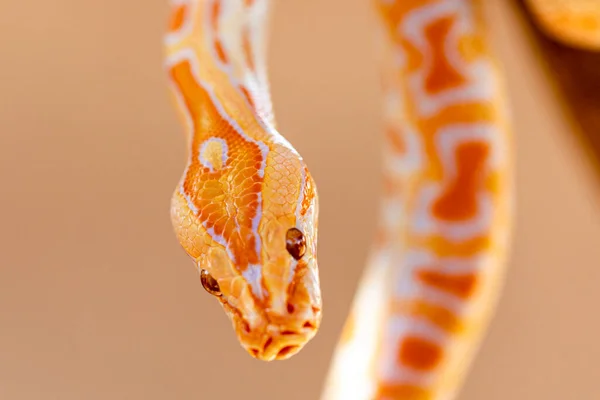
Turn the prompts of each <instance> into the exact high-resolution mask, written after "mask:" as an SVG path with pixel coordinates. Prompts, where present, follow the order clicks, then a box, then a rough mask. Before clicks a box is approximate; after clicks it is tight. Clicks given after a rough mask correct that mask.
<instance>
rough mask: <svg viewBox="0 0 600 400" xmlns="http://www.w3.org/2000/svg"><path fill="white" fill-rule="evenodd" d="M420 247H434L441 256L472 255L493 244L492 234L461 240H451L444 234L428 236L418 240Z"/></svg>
mask: <svg viewBox="0 0 600 400" xmlns="http://www.w3.org/2000/svg"><path fill="white" fill-rule="evenodd" d="M418 246H419V247H428V248H434V249H435V252H436V254H437V255H439V256H440V257H471V256H473V255H475V254H478V253H481V252H482V251H485V250H488V249H490V248H491V246H492V241H491V239H490V236H489V235H487V234H485V235H481V236H477V237H474V238H471V239H468V240H464V241H461V242H459V243H458V242H455V241H450V240H448V238H446V237H444V236H428V237H427V238H425V239H424V240H419V241H418Z"/></svg>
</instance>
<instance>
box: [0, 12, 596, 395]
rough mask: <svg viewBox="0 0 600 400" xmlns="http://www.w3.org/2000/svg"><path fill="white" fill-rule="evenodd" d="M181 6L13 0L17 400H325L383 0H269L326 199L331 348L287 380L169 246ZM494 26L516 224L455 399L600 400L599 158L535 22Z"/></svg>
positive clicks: (5, 35) (6, 335)
mask: <svg viewBox="0 0 600 400" xmlns="http://www.w3.org/2000/svg"><path fill="white" fill-rule="evenodd" d="M166 3H167V2H165V1H154V2H140V1H127V0H119V1H117V0H104V1H93V2H92V1H87V2H82V1H75V0H54V1H51V2H42V1H35V2H34V1H28V0H21V1H18V2H16V1H13V2H8V1H6V0H0V10H1V12H0V36H1V37H2V40H1V41H0V57H1V61H2V66H1V67H0V77H1V78H0V102H1V105H0V130H1V133H0V182H1V186H0V399H2V400H4V399H6V400H37V399H43V400H54V399H56V400H75V399H78V400H79V399H86V400H96V399H98V400H100V399H108V398H110V399H114V400H119V399H144V400H153V399H156V400H158V399H161V400H163V399H180V400H186V399H214V398H219V399H239V398H244V399H261V400H270V399H273V400H274V399H289V400H300V399H302V400H306V399H309V400H312V399H317V398H318V395H319V393H320V391H321V388H322V385H323V383H324V379H325V374H326V371H327V368H328V363H329V361H330V357H331V354H332V351H333V348H334V345H335V342H336V341H337V338H338V335H339V333H340V331H341V327H342V323H343V321H344V319H345V317H346V313H347V311H348V309H349V305H350V301H351V299H352V294H353V292H354V290H355V288H356V285H357V281H358V278H359V276H360V273H361V270H362V268H363V265H364V261H365V258H366V256H367V250H368V245H369V243H370V238H371V236H372V234H373V233H374V219H375V215H376V206H377V204H378V203H377V196H378V191H379V179H378V176H379V163H378V161H377V160H378V157H379V154H380V145H381V134H380V131H381V129H380V114H379V111H380V103H379V102H380V98H379V89H378V70H377V65H376V64H375V62H374V61H373V59H374V58H373V55H374V45H373V40H374V38H375V35H374V34H373V27H374V24H375V18H374V16H373V14H372V10H371V8H370V5H369V4H370V2H369V1H366V0H352V1H348V0H327V1H323V0H303V1H298V0H285V1H279V2H276V3H277V4H275V9H274V14H273V19H272V36H271V46H270V54H269V65H270V69H271V75H270V77H271V83H272V90H273V98H274V103H275V111H276V115H277V118H278V122H279V128H280V130H281V131H282V133H283V134H284V135H286V136H287V138H288V139H289V140H290V141H291V142H292V143H294V145H295V146H296V148H297V149H298V150H299V151H300V153H301V154H302V155H303V156H304V158H305V159H306V160H307V162H308V164H309V166H310V168H311V170H312V173H313V175H314V177H315V179H316V181H317V184H318V186H319V190H320V199H321V219H320V221H321V222H320V243H319V258H320V266H321V280H322V286H323V290H324V320H323V324H322V327H321V330H320V333H319V334H318V335H317V337H316V338H315V339H314V340H313V341H312V342H311V343H310V344H309V345H308V346H307V347H306V348H305V349H304V350H303V351H302V352H301V353H300V354H298V355H297V356H295V357H293V358H292V359H291V360H288V361H286V362H276V363H263V362H259V361H256V360H254V359H252V358H250V357H249V356H248V355H247V354H246V353H245V352H244V351H243V350H242V349H241V347H240V346H239V345H238V344H237V340H236V339H235V337H234V333H233V330H232V328H231V326H230V323H229V321H228V320H227V318H226V316H225V314H224V313H223V311H222V310H221V308H220V307H219V306H218V304H217V303H216V302H215V301H214V299H213V298H211V297H210V296H209V295H207V294H206V293H205V292H204V290H203V289H202V287H201V285H200V283H199V280H198V275H197V272H196V271H195V269H194V267H193V266H192V264H191V262H190V260H189V259H188V258H187V256H185V255H184V253H183V251H182V250H180V247H179V244H178V243H177V241H176V239H175V236H174V234H173V233H172V230H171V225H170V220H169V200H170V196H171V193H172V190H173V189H174V187H175V185H176V182H177V181H178V179H179V177H180V174H181V173H182V170H183V166H184V157H185V148H184V145H185V143H184V135H183V132H182V129H181V127H180V124H179V121H178V120H177V117H176V113H175V109H174V107H173V106H172V104H171V103H170V98H169V95H168V91H167V86H166V78H165V73H164V71H163V69H162V55H163V53H162V51H163V48H162V35H163V29H164V27H165V25H166V21H167V11H168V9H167V4H166ZM488 11H489V15H490V17H491V28H492V33H493V36H494V38H495V44H496V46H497V49H498V52H499V57H500V60H501V62H502V65H503V68H504V69H505V72H506V84H507V86H508V89H509V93H510V101H511V108H512V110H513V116H514V135H515V140H516V153H517V154H516V155H517V176H516V179H517V189H518V194H517V205H518V210H517V212H518V214H517V221H516V227H515V232H514V236H513V243H514V244H513V252H512V256H511V260H510V269H509V274H508V275H507V280H506V284H505V289H504V292H503V296H502V299H501V301H500V304H499V308H498V310H497V313H496V317H495V319H494V320H493V323H492V325H491V327H490V330H489V331H488V334H487V335H486V339H485V341H484V343H483V346H482V348H481V351H480V353H479V356H478V358H477V359H476V361H475V363H474V365H473V369H472V372H471V374H470V375H469V379H468V381H467V382H466V385H465V387H464V389H463V392H462V395H461V399H462V400H476V399H479V400H480V399H486V400H496V399H498V400H499V399H502V400H506V399H546V400H554V399H555V400H559V399H560V400H565V399H568V400H571V399H573V400H588V399H589V400H594V399H599V398H600V383H599V382H600V366H599V365H598V359H600V344H599V342H598V338H599V337H600V315H599V313H598V305H599V304H600V290H599V289H598V282H600V246H599V245H598V243H599V238H600V196H599V187H598V183H599V180H598V175H596V174H595V170H594V163H595V161H594V159H593V157H591V155H593V154H592V152H590V151H589V148H587V147H585V145H584V144H583V142H582V141H581V140H580V139H579V138H580V137H581V133H582V132H581V129H582V128H581V125H580V124H578V123H577V122H578V121H577V117H576V116H573V114H571V113H570V112H567V110H566V106H565V104H566V103H565V102H564V101H563V99H564V97H563V96H562V94H561V92H560V90H559V89H558V86H557V85H556V84H555V80H554V78H553V76H555V74H554V75H553V73H552V72H551V70H550V68H549V67H548V64H547V63H546V62H545V61H544V60H545V58H544V57H542V53H540V50H539V47H538V46H537V42H536V40H535V39H534V36H533V35H532V34H531V32H530V29H529V26H528V25H527V23H525V20H524V19H523V18H522V14H521V13H520V11H519V10H518V9H517V8H516V7H515V6H514V5H513V3H512V2H505V1H502V0H494V1H490V2H489V7H488ZM596 111H597V110H596ZM341 171H343V173H342V172H341Z"/></svg>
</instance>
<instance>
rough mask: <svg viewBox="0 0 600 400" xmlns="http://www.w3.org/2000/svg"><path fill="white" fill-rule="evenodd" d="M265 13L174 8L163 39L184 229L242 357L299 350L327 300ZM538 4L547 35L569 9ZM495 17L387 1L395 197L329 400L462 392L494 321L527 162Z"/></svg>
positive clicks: (176, 210) (308, 184)
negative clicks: (516, 135) (494, 39)
mask: <svg viewBox="0 0 600 400" xmlns="http://www.w3.org/2000/svg"><path fill="white" fill-rule="evenodd" d="M579 2H582V3H583V2H585V0H579ZM268 3H269V2H268V0H172V14H171V20H170V25H169V31H168V33H167V35H166V39H165V43H166V66H167V71H168V77H169V82H170V87H171V93H172V95H173V98H174V101H175V103H176V105H177V110H178V111H179V114H180V118H181V120H182V122H183V125H184V127H185V129H186V132H187V142H188V149H189V151H188V159H187V164H186V167H185V170H184V173H183V175H182V178H181V181H180V182H179V184H178V185H177V187H176V189H175V191H174V193H173V197H172V206H171V216H172V222H173V226H174V228H175V232H176V234H177V237H178V239H179V241H180V243H181V245H182V246H183V248H184V250H185V252H186V253H187V254H188V255H189V256H190V257H191V258H192V259H193V260H194V262H195V264H196V266H197V268H198V270H199V273H200V279H201V282H202V285H203V286H204V288H205V289H206V290H207V291H208V292H209V293H211V294H213V295H214V296H215V297H216V298H217V299H218V300H219V302H220V303H221V304H222V306H223V308H224V310H225V312H226V313H227V315H228V316H229V317H230V319H231V320H232V323H233V326H234V329H235V332H236V334H237V337H238V339H239V341H240V343H241V345H242V346H243V348H244V349H245V350H246V351H247V352H248V353H249V354H251V355H252V356H253V357H255V358H258V359H261V360H266V361H270V360H275V359H278V360H282V359H287V358H289V357H291V356H292V355H293V354H295V353H297V352H298V351H300V349H301V348H302V347H303V346H304V345H305V344H306V343H307V342H308V341H310V340H311V339H312V338H313V337H314V335H315V333H316V332H317V330H318V327H319V324H320V321H321V308H322V300H321V292H320V287H319V272H318V266H317V259H316V249H317V231H318V194H317V189H316V185H315V182H314V180H313V178H312V176H311V174H310V172H309V170H308V167H307V165H306V163H305V162H304V161H303V159H302V157H301V156H300V155H299V154H298V152H297V151H296V150H295V149H294V147H293V146H292V145H291V144H290V143H289V142H288V141H287V140H286V139H285V138H284V137H283V136H282V135H281V134H280V133H279V132H278V131H277V128H276V121H275V118H274V115H273V108H272V105H271V98H270V94H269V86H268V80H267V72H266V67H265V58H266V57H265V54H266V36H267V35H266V25H267V20H268V10H269V9H268V6H269V4H268ZM532 3H533V6H532V10H533V12H534V13H536V15H537V16H538V19H539V20H540V21H542V22H540V25H544V23H545V22H544V21H549V20H551V19H552V18H553V17H552V15H556V13H557V11H556V10H557V9H556V8H552V7H550V4H551V3H554V2H553V1H550V0H547V1H542V0H539V1H532ZM573 3H578V2H577V1H575V2H573ZM482 7H483V1H481V0H436V1H434V0H376V1H375V8H376V10H377V12H378V15H379V20H380V21H381V24H380V27H381V40H379V42H378V43H380V44H381V45H382V46H381V47H382V51H381V54H382V55H383V59H382V62H381V65H382V66H383V72H382V82H383V92H384V93H385V98H384V101H383V104H384V121H385V126H386V132H385V137H386V142H385V149H384V150H385V154H384V165H383V179H384V182H383V183H384V185H383V187H384V196H383V198H382V207H381V213H380V221H379V225H378V234H377V237H376V238H375V240H374V243H373V246H372V251H371V256H370V259H369V262H368V265H367V268H366V270H365V272H364V276H363V278H362V280H361V283H360V285H359V289H358V292H357V295H356V297H355V300H354V303H353V305H352V308H351V312H350V315H349V317H348V319H347V321H346V324H345V327H344V330H343V334H342V337H341V338H340V341H339V344H338V346H337V349H336V351H335V354H334V359H333V364H332V367H331V370H330V373H329V377H328V379H327V383H326V387H325V391H324V393H323V400H353V399H355V400H367V399H381V400H383V399H452V398H454V397H455V395H456V393H457V390H458V389H459V388H460V385H461V383H462V381H463V378H464V376H465V374H466V372H467V370H468V367H469V364H470V361H471V359H472V358H473V356H474V354H475V352H476V350H477V348H478V343H479V342H480V340H481V337H482V334H483V332H484V331H485V328H486V327H487V323H488V320H489V318H490V316H491V315H492V314H493V310H494V305H495V303H496V299H497V297H498V291H499V287H500V286H501V282H502V276H503V274H504V271H505V265H506V262H505V259H506V255H507V252H508V242H509V237H510V228H511V219H512V218H511V215H512V194H513V193H512V184H511V182H512V154H513V152H512V151H511V140H510V136H511V135H510V132H511V129H510V123H509V118H508V117H507V112H506V109H507V106H506V104H505V96H504V94H503V89H502V83H501V78H500V77H501V73H500V71H499V70H498V68H497V67H496V64H495V61H494V58H493V55H492V51H491V49H490V44H489V39H488V37H487V33H486V23H485V17H484V12H483V9H482ZM596 11H597V9H596ZM552 13H554V14H552ZM597 14H600V12H598V13H597ZM544 26H548V25H547V24H546V25H544ZM599 31H600V30H599ZM553 32H558V30H557V29H555V30H554V31H553ZM554 36H556V37H561V38H562V37H564V38H565V39H564V40H567V41H568V40H576V39H573V38H576V37H577V36H576V35H571V36H568V37H567V36H561V35H560V34H555V35H554ZM583 36H584V37H585V38H587V39H589V40H588V41H587V42H586V43H585V45H587V46H593V45H594V41H595V40H596V39H593V38H591V36H592V35H590V34H587V35H583Z"/></svg>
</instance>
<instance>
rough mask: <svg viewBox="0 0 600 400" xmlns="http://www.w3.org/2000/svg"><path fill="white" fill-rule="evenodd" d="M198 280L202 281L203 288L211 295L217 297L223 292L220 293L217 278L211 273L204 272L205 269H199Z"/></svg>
mask: <svg viewBox="0 0 600 400" xmlns="http://www.w3.org/2000/svg"><path fill="white" fill-rule="evenodd" d="M200 282H201V283H202V286H203V287H204V290H206V291H207V292H208V293H210V294H212V295H213V296H217V297H219V296H221V295H222V294H223V293H221V288H220V287H219V283H218V282H217V280H216V279H215V278H213V277H212V275H211V274H209V273H208V272H206V270H205V269H203V270H202V271H200Z"/></svg>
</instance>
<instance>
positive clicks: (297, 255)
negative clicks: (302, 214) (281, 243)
mask: <svg viewBox="0 0 600 400" xmlns="http://www.w3.org/2000/svg"><path fill="white" fill-rule="evenodd" d="M285 247H286V249H287V251H288V253H290V255H291V256H292V257H294V259H295V260H299V259H301V258H302V256H303V255H304V253H305V252H306V239H305V238H304V234H303V233H302V232H301V231H300V230H299V229H297V228H291V229H290V230H288V231H287V234H286V237H285Z"/></svg>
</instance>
